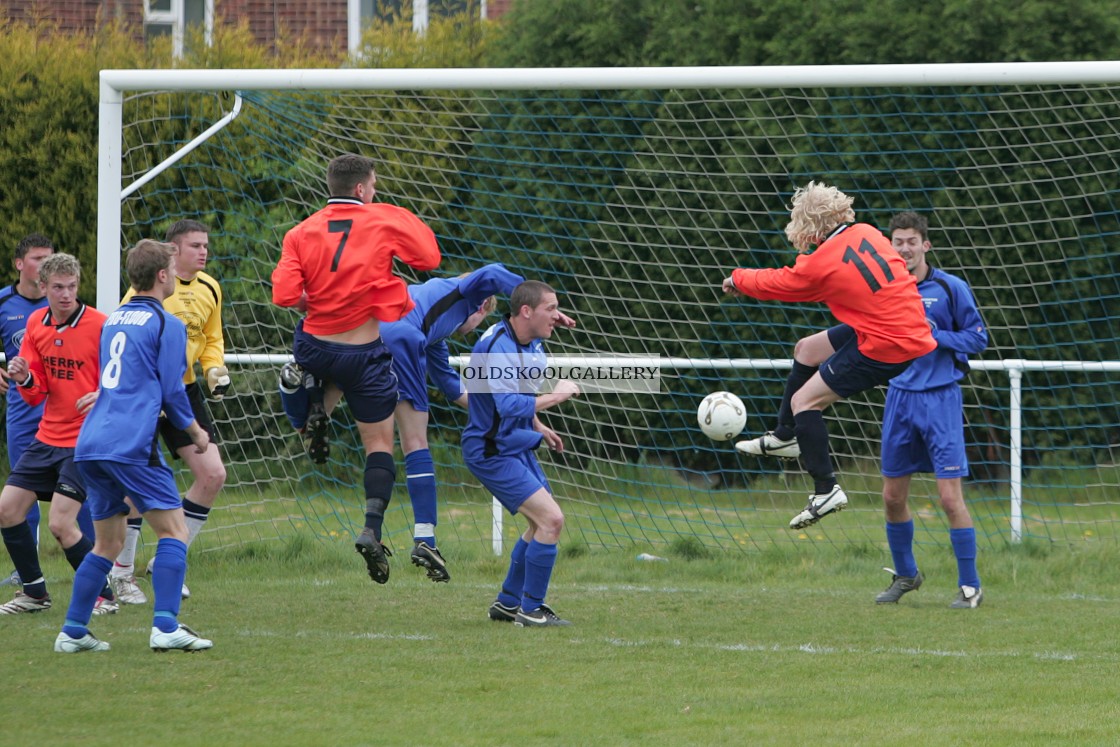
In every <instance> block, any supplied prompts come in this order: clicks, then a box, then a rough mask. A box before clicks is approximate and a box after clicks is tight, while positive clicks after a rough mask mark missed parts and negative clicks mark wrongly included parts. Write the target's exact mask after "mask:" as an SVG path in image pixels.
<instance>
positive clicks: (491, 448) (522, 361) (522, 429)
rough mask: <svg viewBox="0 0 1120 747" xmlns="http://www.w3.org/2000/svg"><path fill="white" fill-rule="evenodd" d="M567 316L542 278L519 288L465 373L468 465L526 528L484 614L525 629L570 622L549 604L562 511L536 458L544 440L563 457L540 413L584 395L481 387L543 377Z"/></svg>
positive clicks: (569, 389) (533, 385)
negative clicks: (536, 374) (513, 374)
mask: <svg viewBox="0 0 1120 747" xmlns="http://www.w3.org/2000/svg"><path fill="white" fill-rule="evenodd" d="M562 317H563V315H562V314H561V313H560V309H559V301H558V300H557V298H556V292H555V291H554V290H552V288H550V287H549V286H548V285H547V284H545V283H542V282H540V281H537V280H527V281H525V282H524V283H521V284H520V285H518V286H517V287H516V288H514V290H513V293H512V294H511V296H510V315H509V316H508V317H506V318H505V319H503V320H502V321H500V322H498V323H497V324H495V325H494V326H493V327H491V328H490V329H488V330H486V332H485V333H484V334H483V335H482V337H480V338H479V340H478V342H477V343H476V344H475V346H474V349H473V350H472V351H471V360H470V364H469V366H468V369H465V370H464V378H465V379H467V380H469V381H473V382H474V383H473V384H472V387H477V388H472V389H471V394H470V398H469V400H468V402H467V413H468V415H467V427H466V428H465V429H464V430H463V439H462V445H463V460H464V461H465V462H466V464H467V468H468V469H469V470H470V471H471V474H473V475H474V476H475V477H476V478H478V480H479V482H481V483H482V484H483V486H485V487H486V488H487V489H488V490H489V491H490V492H491V493H492V494H493V496H494V497H495V498H497V499H498V501H499V502H500V503H501V504H502V505H503V506H504V507H505V508H506V510H507V511H509V512H510V513H511V514H521V515H522V516H524V517H525V519H526V520H527V521H528V523H529V526H528V527H527V528H526V529H525V532H524V533H523V534H522V535H521V537H520V538H519V539H518V540H517V544H516V545H514V547H513V551H512V552H511V553H510V563H509V569H508V571H507V572H506V578H505V580H504V581H503V582H502V588H501V591H500V592H499V594H498V598H497V599H496V600H495V601H494V603H493V604H492V605H490V609H489V610H488V611H487V614H488V615H489V617H490V619H491V620H496V621H499V622H512V623H514V624H515V625H518V626H523V627H548V626H557V625H570V624H571V623H569V622H568V621H567V620H564V619H562V618H561V617H560V616H559V615H557V614H556V613H555V612H554V611H553V609H552V608H551V607H549V606H548V605H547V604H545V596H546V594H547V593H548V583H549V580H550V579H551V577H552V569H553V567H554V566H555V564H556V555H557V543H558V542H559V541H560V532H561V531H562V530H563V528H564V513H563V511H561V509H560V506H559V504H558V503H557V502H556V499H555V498H554V497H553V495H552V489H551V488H550V487H549V484H548V479H547V478H546V477H545V475H544V472H543V471H542V470H541V466H540V463H539V462H538V461H537V457H536V455H535V454H534V453H533V452H535V451H536V449H537V448H538V447H539V446H540V445H541V442H542V441H543V442H544V443H545V444H547V445H548V447H549V448H550V449H553V450H554V451H563V449H564V442H563V440H562V439H561V438H560V436H558V435H557V434H556V432H555V431H553V430H552V429H551V428H549V427H547V426H546V425H544V424H543V423H542V422H541V421H540V419H539V418H538V417H537V413H538V412H540V411H541V410H546V409H548V408H550V407H554V406H556V405H558V404H560V403H561V402H565V401H566V400H568V399H569V398H571V397H573V396H574V395H577V394H579V387H578V386H577V385H576V384H575V383H573V382H571V381H567V380H564V379H561V380H559V381H558V382H557V383H556V386H555V387H554V388H553V391H551V392H549V393H547V394H537V387H539V386H540V384H541V381H539V380H527V379H516V380H515V379H513V378H507V379H502V378H497V379H494V378H487V379H485V381H486V384H485V385H480V384H481V381H482V380H483V378H484V377H483V375H482V373H481V372H484V371H489V370H491V369H492V368H493V369H495V370H499V371H501V370H503V369H509V370H522V371H529V372H532V371H544V370H545V369H546V368H547V363H548V360H547V357H546V355H545V350H544V343H543V340H545V339H548V338H549V337H552V331H553V330H554V329H555V328H556V325H557V324H561V323H562V322H561V318H562ZM572 324H574V321H573V322H572Z"/></svg>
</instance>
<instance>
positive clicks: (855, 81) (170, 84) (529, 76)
mask: <svg viewBox="0 0 1120 747" xmlns="http://www.w3.org/2000/svg"><path fill="white" fill-rule="evenodd" d="M1118 82H1120V61H1105V62H1093V61H1088V62H1086V61H1078V62H1018V63H984V64H964V63H962V64H927V65H791V66H775V67H741V66H728V67H642V68H481V69H389V70H357V69H346V70H339V69H292V70H102V71H101V76H100V102H99V111H98V160H97V164H98V166H97V185H98V186H97V190H98V196H97V307H98V308H99V309H101V310H102V311H106V312H108V311H111V310H112V309H114V308H115V307H116V306H117V304H118V303H119V301H120V289H119V282H120V280H119V279H120V273H121V246H120V236H121V200H122V198H123V196H125V195H126V194H127V192H126V191H125V190H126V189H129V191H134V190H135V189H137V188H139V186H142V182H144V181H146V180H148V179H150V178H152V176H154V174H149V175H145V176H144V177H142V179H141V180H138V183H137V184H136V185H122V184H121V177H122V173H121V171H122V160H121V159H122V147H123V129H122V127H123V123H122V110H123V102H124V94H125V93H126V92H135V91H177V92H188V91H234V92H240V91H258V90H377V91H394V90H421V89H446V90H450V89H462V90H490V91H496V90H594V89H673V88H755V89H775V88H839V87H863V86H866V87H874V86H882V87H886V86H896V87H897V86H971V85H1005V86H1013V85H1031V84H1042V85H1046V84H1053V85H1059V84H1094V83H1098V84H1105V83H1118ZM236 101H237V103H236V105H235V109H236V108H237V107H239V105H240V98H238V99H237V100H236ZM236 116H237V114H236V111H234V112H231V113H230V114H228V115H226V117H224V118H223V119H222V120H220V121H219V122H217V123H215V125H214V126H212V127H211V128H210V129H209V130H207V131H206V132H205V133H203V134H202V135H200V136H199V137H198V138H195V140H194V141H192V143H190V144H188V146H184V149H183V152H181V153H179V154H175V155H173V156H172V157H170V158H168V159H167V160H166V161H164V163H162V164H161V165H160V166H159V167H157V169H159V170H162V169H163V168H166V167H167V166H170V165H171V164H172V163H174V162H175V161H176V160H178V158H180V157H181V156H182V155H183V154H185V152H186V151H187V150H189V149H190V148H193V147H195V146H196V145H197V144H198V143H200V142H202V141H203V140H204V139H205V138H206V137H209V135H211V134H213V132H216V131H217V130H218V129H220V128H221V127H222V126H224V125H225V124H226V123H228V121H230V120H232V118H233V117H236ZM262 359H263V360H262ZM227 360H228V361H229V362H230V363H233V364H237V363H260V362H266V361H267V362H272V361H275V362H277V363H282V362H283V361H286V360H288V356H287V355H286V354H284V355H275V356H260V355H255V356H239V355H237V354H235V353H234V354H230V355H229V356H227ZM660 365H661V366H662V367H669V368H728V369H782V368H788V367H789V365H790V362H789V361H788V360H777V359H776V360H748V359H731V360H728V359H723V360H712V359H671V358H665V359H660ZM972 365H973V368H976V369H980V370H988V371H1005V372H1006V373H1007V376H1008V379H1009V390H1010V401H1009V408H1010V443H1009V444H1008V446H1009V449H1010V496H1009V498H1010V504H1011V512H1010V523H1011V527H1010V528H1011V538H1012V541H1015V542H1018V541H1020V540H1021V539H1022V520H1023V515H1022V487H1023V486H1022V480H1023V455H1022V407H1021V391H1022V379H1023V376H1024V374H1025V373H1027V372H1029V371H1059V370H1060V371H1068V372H1082V373H1094V372H1120V361H1089V362H1086V361H1042V360H1033V361H1031V360H1020V359H1005V360H994V361H976V362H974V363H973V364H972ZM500 518H501V514H500V512H498V511H495V527H494V532H495V534H494V549H495V552H501V526H500Z"/></svg>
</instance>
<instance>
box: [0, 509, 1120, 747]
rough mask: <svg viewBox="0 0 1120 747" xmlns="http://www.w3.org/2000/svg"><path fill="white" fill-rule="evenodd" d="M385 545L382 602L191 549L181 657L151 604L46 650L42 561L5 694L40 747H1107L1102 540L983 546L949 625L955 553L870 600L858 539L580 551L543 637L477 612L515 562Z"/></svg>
mask: <svg viewBox="0 0 1120 747" xmlns="http://www.w3.org/2000/svg"><path fill="white" fill-rule="evenodd" d="M847 518H849V517H848V516H847V514H841V515H840V516H837V517H832V518H830V519H829V520H827V521H826V522H822V524H824V525H826V526H827V525H828V524H830V523H831V524H835V525H837V526H840V525H842V524H843V523H844V522H845V520H846V519H847ZM395 544H396V545H397V548H398V551H399V552H398V554H397V556H396V557H395V558H394V559H393V577H392V578H391V580H390V582H389V584H388V585H386V586H377V585H375V584H373V583H372V582H370V581H369V579H368V577H367V576H366V574H365V571H364V566H363V565H362V563H361V561H360V560H359V559H358V557H357V556H356V555H355V554H354V553H353V550H352V546H351V545H350V543H349V541H348V539H347V538H344V537H340V538H338V539H336V540H325V541H320V540H318V539H315V538H313V537H311V536H309V535H307V534H296V535H294V536H293V537H291V538H289V539H286V540H282V541H273V542H267V543H255V542H254V543H247V544H243V545H241V546H238V547H234V548H228V549H222V550H216V551H211V552H202V553H193V554H192V557H191V563H192V565H191V571H190V579H189V580H190V584H191V587H192V590H193V592H194V596H193V597H192V599H190V600H188V601H186V602H184V604H183V612H182V619H183V621H184V622H186V623H187V624H188V625H191V626H193V627H195V628H196V629H197V630H199V632H201V633H202V634H204V635H206V636H208V637H211V638H213V640H214V642H215V647H214V649H213V650H212V651H208V652H205V653H200V654H195V655H186V654H179V653H168V654H159V655H157V654H153V653H151V652H150V651H149V650H148V649H147V635H148V629H149V626H150V612H151V608H150V606H149V607H143V608H137V607H129V608H125V609H123V610H122V611H121V612H120V613H119V614H118V615H116V616H114V617H111V618H106V619H95V620H94V623H93V630H94V632H95V633H96V634H98V635H99V636H100V637H102V638H103V639H105V640H107V641H109V642H111V643H112V645H113V650H112V651H110V652H107V653H104V654H82V655H75V656H62V655H59V654H54V653H53V652H52V651H51V642H52V641H53V639H54V636H55V634H56V632H57V630H58V627H59V626H60V625H61V622H62V619H63V617H64V613H65V606H66V603H67V600H68V599H69V591H70V579H71V577H72V573H71V572H70V570H69V568H68V567H67V566H66V564H65V562H64V561H63V560H62V558H61V557H60V555H59V553H58V552H57V550H54V549H53V548H52V549H49V550H47V551H46V552H45V558H44V561H45V570H46V573H47V576H48V581H49V583H50V584H51V589H52V593H53V595H54V599H55V607H54V608H53V609H52V610H50V611H48V612H45V613H42V614H37V615H28V616H21V617H16V618H3V619H0V640H2V641H3V651H4V653H3V661H4V678H5V687H4V689H3V692H4V695H3V698H2V701H0V702H3V703H4V704H5V706H6V708H5V710H6V712H7V713H9V714H14V713H19V714H20V716H19V717H18V720H17V721H16V722H13V724H15V723H18V724H19V725H20V726H19V728H33V730H34V735H35V736H34V741H35V742H37V743H43V744H61V743H65V742H74V743H79V744H84V745H99V744H106V745H108V744H113V745H116V744H121V743H126V744H131V743H146V744H161V745H226V744H229V745H258V744H259V745H266V744H267V745H337V744H369V745H378V746H379V747H390V746H392V745H417V744H446V745H495V744H503V745H536V744H541V745H544V744H547V745H556V744H561V745H600V744H601V745H630V744H658V745H661V744H665V745H718V744H727V745H742V744H778V745H786V744H798V745H800V744H843V745H850V744H867V745H878V744H883V745H894V744H905V745H939V744H945V745H950V744H993V745H1001V744H1015V745H1017V746H1022V745H1050V744H1054V743H1057V742H1065V743H1069V744H1078V745H1084V744H1114V743H1115V741H1116V733H1117V727H1116V724H1117V722H1118V720H1120V705H1118V704H1117V698H1116V685H1115V680H1116V677H1115V672H1116V668H1117V666H1118V664H1120V640H1118V639H1117V636H1116V634H1115V621H1116V619H1117V618H1118V616H1120V571H1118V570H1117V569H1118V568H1120V548H1116V547H1114V546H1112V545H1110V544H1109V545H1104V544H1102V545H1092V546H1086V547H1082V548H1080V549H1078V550H1076V551H1071V550H1068V549H1064V548H1063V549H1058V548H1055V547H1054V546H1053V545H1051V544H1046V543H1039V542H1028V543H1025V544H1023V545H1020V546H1015V547H1010V546H1007V547H1002V548H990V549H987V550H985V551H983V553H982V556H981V558H980V568H981V574H982V576H983V578H984V586H985V591H986V593H987V600H986V602H985V604H984V606H983V607H981V608H980V609H978V610H974V611H965V612H962V611H954V610H949V609H948V603H949V601H950V600H951V598H952V596H953V594H954V592H955V583H956V572H955V566H954V563H953V560H952V557H951V553H948V551H946V550H944V549H938V548H930V549H922V548H919V562H920V563H921V566H922V569H923V572H924V573H925V574H926V577H927V580H926V583H925V585H924V586H923V587H922V589H921V590H920V591H918V592H915V593H912V594H910V595H908V596H907V597H905V598H904V600H903V602H902V603H901V604H899V605H897V606H887V607H879V606H876V605H875V604H873V602H872V600H873V598H874V595H875V594H876V593H877V592H878V591H880V590H881V589H882V588H883V587H885V586H886V584H887V582H888V581H889V577H888V576H887V574H885V573H883V572H882V571H880V570H879V566H880V565H882V564H883V563H884V562H885V561H886V557H887V556H886V555H885V553H884V552H882V551H881V548H879V547H876V546H874V545H872V544H868V543H863V544H853V545H843V546H833V545H821V544H818V545H815V546H814V547H813V548H812V551H809V548H807V547H805V546H799V545H797V544H796V543H793V544H787V545H777V544H775V545H770V546H768V547H766V548H764V549H762V550H761V551H760V552H758V553H754V554H749V555H748V554H744V553H742V552H735V551H733V552H730V553H728V552H720V551H718V550H713V549H712V548H711V547H709V546H708V545H707V544H706V543H701V542H697V541H688V540H683V539H682V540H680V541H678V542H674V543H671V544H669V545H666V546H665V547H663V548H661V549H660V550H659V551H658V554H659V555H663V556H666V557H668V561H667V562H640V561H637V560H635V558H634V556H635V555H636V552H634V551H632V550H631V549H630V548H627V549H617V550H604V549H602V548H597V547H588V545H587V544H585V543H582V542H579V541H576V540H575V539H573V541H568V542H566V543H565V548H566V549H565V550H564V551H563V552H562V555H561V558H560V560H559V563H558V565H557V569H556V573H555V575H554V577H553V584H552V590H551V592H550V597H549V600H550V602H551V603H552V604H553V605H554V606H555V607H556V609H557V610H558V611H559V612H561V613H562V614H563V615H564V616H565V617H567V618H569V619H571V620H572V621H573V622H574V625H573V626H572V627H571V628H566V629H554V630H520V629H516V628H514V627H513V626H511V625H508V624H500V623H492V622H490V621H488V620H487V619H486V615H485V610H486V607H487V606H488V605H489V603H490V601H491V600H492V599H493V596H494V594H495V591H496V589H497V585H498V583H499V582H500V580H501V577H502V576H503V574H504V569H505V560H504V559H502V558H495V557H492V556H490V555H489V554H488V553H487V552H486V551H485V548H484V547H482V546H480V545H479V544H477V543H465V544H461V545H460V544H454V543H451V544H448V545H447V546H446V547H445V550H446V553H447V554H448V555H449V558H450V560H451V563H452V565H451V570H452V573H453V579H452V581H451V583H450V584H446V585H444V584H439V585H437V584H432V583H430V582H428V581H427V580H426V579H425V578H424V576H423V574H422V572H421V571H419V570H418V569H415V568H413V567H412V566H410V565H409V564H408V561H407V557H406V555H407V551H406V549H405V547H404V545H403V542H401V541H398V542H396V543H395ZM142 560H146V556H143V557H142ZM91 693H96V697H91ZM28 713H35V714H36V715H35V716H34V718H31V717H29V716H28ZM13 728H14V727H13Z"/></svg>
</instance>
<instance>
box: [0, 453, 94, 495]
mask: <svg viewBox="0 0 1120 747" xmlns="http://www.w3.org/2000/svg"><path fill="white" fill-rule="evenodd" d="M7 484H8V485H12V486H14V487H17V488H23V489H24V490H30V491H31V492H32V493H34V494H35V497H36V498H38V499H39V500H41V501H49V500H50V499H51V496H53V495H54V494H55V493H58V494H59V495H64V496H66V497H67V498H73V499H74V500H76V501H77V502H78V503H84V502H85V500H86V487H85V482H83V480H82V475H81V473H80V472H78V468H77V467H75V466H74V449H73V448H72V447H69V446H48V445H47V444H45V443H43V442H42V441H40V440H39V439H37V438H36V439H34V440H32V442H31V445H30V446H28V447H27V448H26V449H24V450H23V454H22V455H21V456H20V458H19V461H18V462H16V466H15V467H13V468H12V472H11V474H9V475H8V481H7Z"/></svg>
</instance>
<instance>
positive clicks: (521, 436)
mask: <svg viewBox="0 0 1120 747" xmlns="http://www.w3.org/2000/svg"><path fill="white" fill-rule="evenodd" d="M476 355H485V356H489V357H493V358H498V357H508V359H509V361H510V363H511V364H515V365H518V366H521V367H523V368H535V369H538V370H540V371H544V369H545V368H546V366H547V363H548V359H547V356H546V355H545V352H544V343H543V342H542V341H541V340H540V339H535V340H530V341H529V343H528V344H527V345H522V344H521V343H519V342H518V341H517V338H516V337H515V336H514V334H513V328H512V327H510V324H509V318H508V317H507V318H506V319H503V320H502V321H500V322H498V323H497V324H495V325H494V326H493V327H491V328H490V329H488V330H486V332H485V333H483V335H482V337H480V338H479V339H478V342H477V343H475V346H474V349H473V350H472V351H471V361H472V367H473V368H482V366H481V364H476V363H475V361H476V360H478V359H476V358H475V356H476ZM540 383H541V382H539V381H538V382H536V384H537V385H538V386H539V385H540ZM501 389H506V390H507V391H501ZM536 414H537V397H536V395H535V394H528V393H521V392H518V389H517V383H516V382H512V381H496V382H495V386H494V390H492V391H488V392H481V391H478V390H477V389H472V390H471V394H470V397H469V398H468V399H467V427H466V428H464V429H463V438H462V446H463V459H464V460H466V461H467V462H471V461H478V460H481V459H485V458H487V457H492V456H498V455H502V456H509V455H512V454H521V453H524V452H526V451H530V450H532V449H535V448H537V447H538V446H540V444H541V438H542V436H541V434H540V433H539V432H538V431H536V430H534V428H533V418H534V417H535V416H536Z"/></svg>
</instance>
